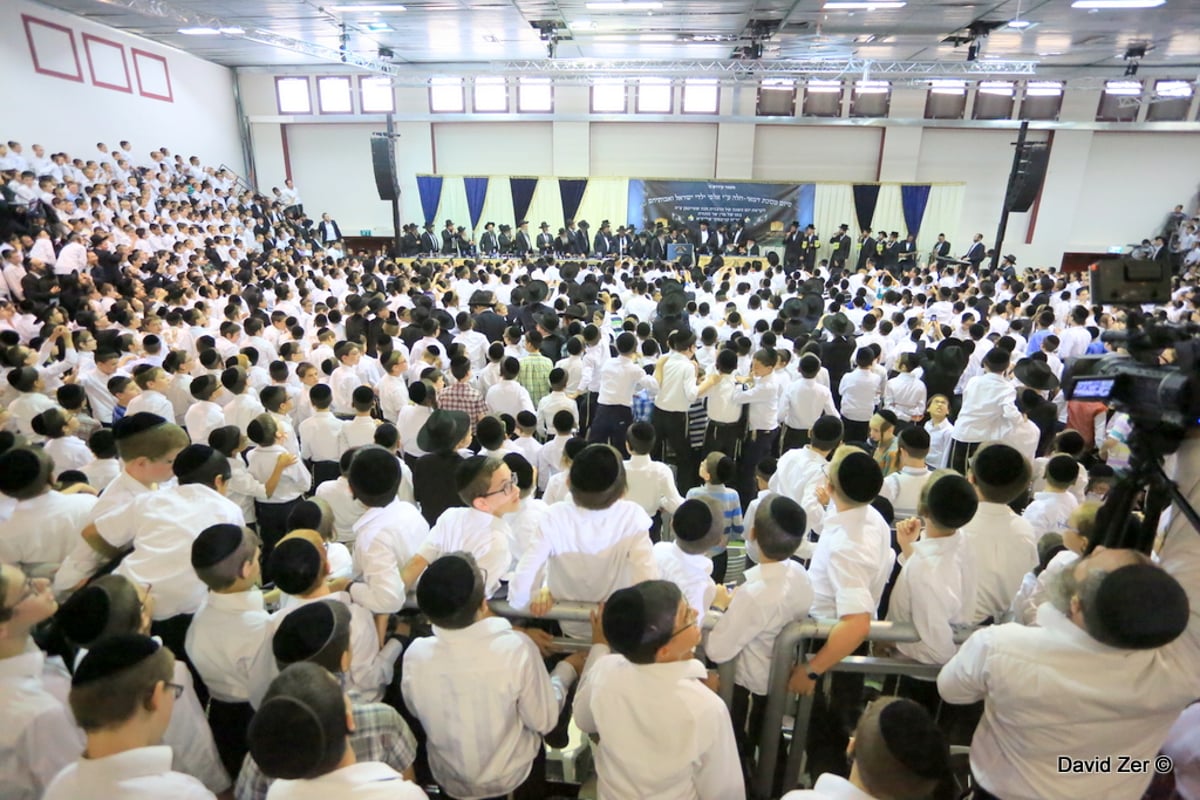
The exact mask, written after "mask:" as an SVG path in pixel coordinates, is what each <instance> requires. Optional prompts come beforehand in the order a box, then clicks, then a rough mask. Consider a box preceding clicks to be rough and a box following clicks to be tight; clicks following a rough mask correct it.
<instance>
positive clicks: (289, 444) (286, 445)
mask: <svg viewBox="0 0 1200 800" xmlns="http://www.w3.org/2000/svg"><path fill="white" fill-rule="evenodd" d="M258 397H259V400H260V401H261V402H262V405H263V408H265V409H266V410H267V413H268V414H270V415H271V418H272V419H274V420H275V424H276V425H277V426H278V427H279V430H280V431H281V432H282V433H283V438H282V439H280V440H279V443H280V444H281V445H283V449H284V450H287V451H288V452H289V453H291V454H292V455H294V456H295V457H296V458H297V459H299V458H300V440H299V439H297V438H296V429H295V427H293V425H292V414H291V412H292V397H291V395H290V394H289V393H288V390H287V389H286V388H285V387H283V386H268V387H266V388H265V389H263V390H262V391H261V392H259V393H258Z"/></svg>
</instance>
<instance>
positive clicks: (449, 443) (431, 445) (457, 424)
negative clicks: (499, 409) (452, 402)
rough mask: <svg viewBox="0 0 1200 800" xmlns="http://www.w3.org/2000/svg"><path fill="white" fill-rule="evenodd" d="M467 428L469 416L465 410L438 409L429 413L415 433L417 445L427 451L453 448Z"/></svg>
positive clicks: (469, 424) (465, 433) (469, 427)
mask: <svg viewBox="0 0 1200 800" xmlns="http://www.w3.org/2000/svg"><path fill="white" fill-rule="evenodd" d="M469 430H471V418H470V417H468V416H467V414H466V412H464V411H445V410H443V409H438V410H437V411H434V412H433V413H432V414H430V415H429V419H427V420H425V424H424V425H422V426H421V430H420V431H419V432H418V433H417V447H419V448H421V449H422V450H424V451H425V452H427V453H439V452H444V451H446V450H453V449H454V448H455V447H456V446H457V445H458V443H459V442H461V441H462V440H463V437H464V436H466V435H467V431H469Z"/></svg>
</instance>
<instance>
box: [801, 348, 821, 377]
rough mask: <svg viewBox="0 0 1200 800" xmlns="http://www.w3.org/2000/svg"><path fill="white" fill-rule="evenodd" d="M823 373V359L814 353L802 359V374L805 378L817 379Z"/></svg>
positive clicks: (807, 354)
mask: <svg viewBox="0 0 1200 800" xmlns="http://www.w3.org/2000/svg"><path fill="white" fill-rule="evenodd" d="M820 372H821V359H819V358H817V357H816V356H815V355H813V354H812V353H805V354H804V355H803V356H801V357H800V374H801V375H802V376H803V377H805V378H810V379H811V378H815V377H817V375H818V374H819V373H820Z"/></svg>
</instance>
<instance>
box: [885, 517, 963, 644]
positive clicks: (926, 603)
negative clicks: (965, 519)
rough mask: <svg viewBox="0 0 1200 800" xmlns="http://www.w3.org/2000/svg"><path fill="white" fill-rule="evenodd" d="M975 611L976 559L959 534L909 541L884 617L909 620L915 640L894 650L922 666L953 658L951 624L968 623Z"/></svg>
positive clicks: (952, 627) (903, 620)
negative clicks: (909, 552)
mask: <svg viewBox="0 0 1200 800" xmlns="http://www.w3.org/2000/svg"><path fill="white" fill-rule="evenodd" d="M974 614H975V558H974V554H973V553H972V551H971V546H970V545H969V544H968V543H967V542H966V541H965V540H964V539H963V537H962V534H959V533H955V534H954V535H953V536H944V537H941V538H937V539H922V540H921V541H918V542H914V543H913V553H912V555H911V556H910V557H909V558H907V559H905V560H904V567H903V568H902V569H901V570H900V576H899V577H898V578H896V584H895V587H894V588H893V589H892V595H891V599H890V600H889V601H888V619H889V620H890V621H892V622H909V623H912V625H913V627H915V628H916V629H917V635H918V636H920V637H921V641H919V642H904V643H899V644H897V645H896V651H897V652H899V653H900V654H901V655H904V656H907V657H909V658H911V659H913V660H914V661H919V662H920V663H922V664H939V665H940V664H945V663H946V662H947V661H949V660H950V659H951V658H953V657H954V654H955V652H957V650H958V646H957V645H956V644H955V643H954V627H955V626H959V625H969V624H971V618H972V617H973V616H974Z"/></svg>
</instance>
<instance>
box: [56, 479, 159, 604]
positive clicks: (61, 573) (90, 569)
mask: <svg viewBox="0 0 1200 800" xmlns="http://www.w3.org/2000/svg"><path fill="white" fill-rule="evenodd" d="M172 480H174V479H172ZM156 489H157V487H151V486H146V485H145V484H143V483H142V482H141V481H139V480H137V479H136V478H134V477H132V476H131V475H130V474H129V473H128V472H125V471H124V470H122V471H121V472H120V473H118V474H117V477H115V478H113V480H112V482H111V483H109V484H108V485H107V486H105V487H103V491H102V492H101V493H100V499H99V500H98V501H96V504H95V505H94V506H92V510H91V512H90V513H89V514H88V519H87V521H86V522H85V523H84V524H85V526H86V525H87V524H90V523H92V522H95V521H96V520H98V519H100V517H103V516H105V515H106V514H110V513H112V512H114V511H116V510H118V509H124V508H125V507H127V506H129V505H130V504H131V503H133V501H134V500H136V499H137V498H138V497H141V496H142V495H144V494H148V493H150V492H153V491H156ZM105 560H106V559H104V558H103V557H101V555H100V554H99V553H97V552H96V551H95V550H93V549H92V546H91V545H89V544H88V543H87V542H85V541H84V540H83V539H82V538H80V539H79V540H78V541H76V543H75V546H74V547H73V548H72V549H71V552H70V554H69V555H68V556H67V558H66V560H64V561H63V563H62V566H60V567H59V568H58V572H56V573H55V574H54V591H55V592H56V593H59V594H62V593H64V592H70V591H72V590H74V588H75V587H76V586H77V585H79V583H80V582H82V581H83V580H85V579H87V578H90V577H91V576H92V575H94V574H95V572H96V570H98V569H99V568H100V567H102V566H103V565H104V562H105Z"/></svg>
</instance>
